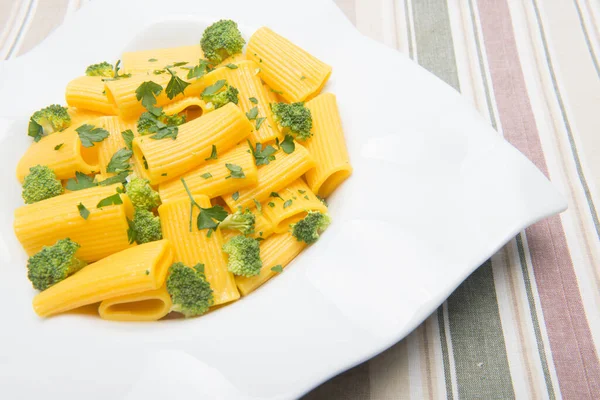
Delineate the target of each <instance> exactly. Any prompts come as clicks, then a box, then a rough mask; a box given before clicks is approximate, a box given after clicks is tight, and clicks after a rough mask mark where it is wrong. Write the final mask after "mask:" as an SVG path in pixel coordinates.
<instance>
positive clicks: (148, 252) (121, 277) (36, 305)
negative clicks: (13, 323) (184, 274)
mask: <svg viewBox="0 0 600 400" xmlns="http://www.w3.org/2000/svg"><path fill="white" fill-rule="evenodd" d="M81 250H83V246H82V248H81V249H80V251H81ZM78 254H79V253H78ZM172 262H173V252H172V249H171V245H170V243H169V241H168V240H158V241H156V242H150V243H146V244H142V245H139V246H135V247H132V248H131V249H127V250H123V251H120V252H118V253H115V254H112V255H110V256H108V257H106V258H103V259H102V260H100V261H98V262H95V263H93V264H90V265H88V266H87V267H84V268H83V269H82V270H81V271H79V272H77V273H75V274H74V275H71V276H70V277H68V278H67V279H65V280H63V281H60V282H59V283H57V284H56V285H54V286H51V287H50V288H48V289H46V290H44V291H43V292H41V293H40V294H38V295H37V296H35V298H34V299H33V309H34V310H35V312H36V313H37V314H38V315H39V316H40V317H47V316H50V315H53V314H58V313H61V312H65V311H68V310H72V309H74V308H78V307H81V306H85V305H87V304H92V303H97V302H99V301H103V300H106V299H110V298H115V297H120V296H126V295H129V294H132V293H140V292H145V291H149V290H155V289H158V288H160V287H162V286H163V284H164V283H165V279H166V277H167V272H168V269H169V266H170V265H171V263H172Z"/></svg>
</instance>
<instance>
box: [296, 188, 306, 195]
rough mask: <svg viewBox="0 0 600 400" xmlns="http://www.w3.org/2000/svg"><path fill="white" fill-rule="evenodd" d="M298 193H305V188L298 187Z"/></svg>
mask: <svg viewBox="0 0 600 400" xmlns="http://www.w3.org/2000/svg"><path fill="white" fill-rule="evenodd" d="M298 193H300V194H304V193H306V190H302V189H298Z"/></svg>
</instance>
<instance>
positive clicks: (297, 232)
mask: <svg viewBox="0 0 600 400" xmlns="http://www.w3.org/2000/svg"><path fill="white" fill-rule="evenodd" d="M330 223H331V217H330V216H329V214H323V213H320V212H318V211H309V212H308V215H307V216H306V217H304V219H302V220H300V221H298V222H297V223H295V224H292V225H290V226H291V228H292V235H293V236H294V237H295V238H296V239H298V241H299V242H306V243H307V244H313V243H314V242H316V241H317V240H319V235H321V234H322V233H323V232H324V231H325V229H327V227H328V226H329V224H330Z"/></svg>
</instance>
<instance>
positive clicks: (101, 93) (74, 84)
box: [66, 76, 117, 115]
mask: <svg viewBox="0 0 600 400" xmlns="http://www.w3.org/2000/svg"><path fill="white" fill-rule="evenodd" d="M102 79H106V78H103V77H101V76H80V77H79V78H75V79H73V80H72V81H71V82H69V84H68V85H67V90H66V98H67V104H68V105H69V106H70V107H77V108H80V109H82V110H91V111H96V112H99V113H102V114H106V115H115V114H116V113H117V110H116V109H115V107H114V104H113V103H112V102H111V101H110V100H109V99H108V97H107V96H106V93H105V88H104V86H105V82H104V81H103V80H102Z"/></svg>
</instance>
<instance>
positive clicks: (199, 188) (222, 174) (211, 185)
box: [158, 143, 258, 203]
mask: <svg viewBox="0 0 600 400" xmlns="http://www.w3.org/2000/svg"><path fill="white" fill-rule="evenodd" d="M226 164H233V165H237V166H239V167H241V168H242V170H243V171H244V175H245V177H244V178H238V179H230V178H227V177H228V176H229V175H231V171H230V170H229V169H227V167H226V166H225V165H226ZM257 176H258V172H257V168H256V164H255V163H254V157H253V156H252V154H251V153H249V152H248V145H247V144H246V143H242V144H240V145H238V146H236V147H234V148H233V149H231V150H229V151H228V152H227V153H225V154H223V155H222V156H221V155H220V156H219V158H218V159H216V160H211V161H209V162H207V163H206V164H204V165H201V166H199V167H197V168H194V169H193V170H191V171H188V172H186V173H185V174H183V175H181V178H183V179H185V183H186V184H187V186H188V188H189V189H190V192H192V194H194V195H198V194H203V195H206V196H208V197H209V198H211V199H212V198H215V197H217V196H222V195H224V194H227V193H233V192H235V191H236V190H239V189H243V188H245V187H248V186H252V185H255V184H256V181H257ZM158 191H159V193H160V197H161V199H162V201H163V203H166V202H168V201H171V200H175V199H181V198H186V199H187V198H188V195H187V193H186V191H185V188H184V187H183V184H182V183H181V180H180V178H177V179H173V180H170V181H168V182H164V183H161V184H160V186H159V187H158Z"/></svg>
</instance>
